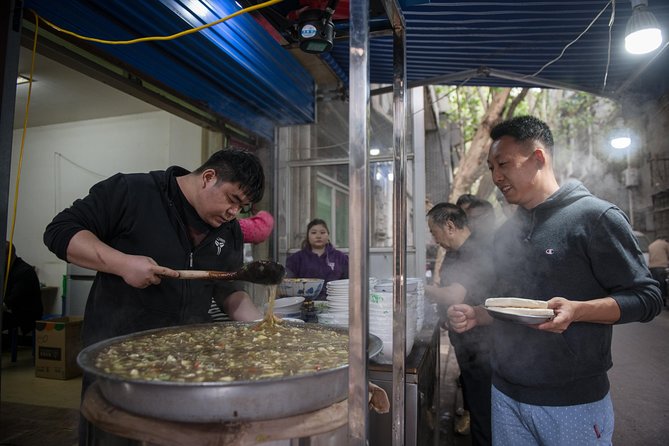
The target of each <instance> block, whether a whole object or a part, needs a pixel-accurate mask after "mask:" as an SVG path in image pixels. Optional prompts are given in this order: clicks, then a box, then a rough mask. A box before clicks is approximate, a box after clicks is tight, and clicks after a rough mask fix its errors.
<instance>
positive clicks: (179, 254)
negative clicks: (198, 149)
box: [44, 149, 265, 444]
mask: <svg viewBox="0 0 669 446" xmlns="http://www.w3.org/2000/svg"><path fill="white" fill-rule="evenodd" d="M264 182H265V176H264V172H263V168H262V165H261V164H260V161H259V159H258V158H257V157H256V156H255V155H254V154H252V153H250V152H247V151H244V150H238V149H226V150H220V151H218V152H216V153H214V154H213V155H212V156H211V157H210V158H209V160H207V161H206V162H205V163H204V164H203V165H202V166H201V167H199V168H198V169H196V170H195V171H193V172H188V171H187V170H185V169H183V168H181V167H178V166H173V167H170V168H168V169H167V170H165V171H154V172H150V173H136V174H116V175H114V176H112V177H111V178H109V179H107V180H104V181H101V182H100V183H98V184H96V185H94V186H93V187H92V188H91V190H90V192H89V194H88V195H87V196H86V197H84V198H83V199H79V200H76V201H75V202H74V203H73V204H72V206H71V207H70V208H68V209H65V210H64V211H62V212H61V213H60V214H58V215H56V217H55V218H54V219H53V221H52V222H51V223H50V224H49V225H48V226H47V228H46V231H45V233H44V242H45V244H46V245H47V247H48V248H49V249H50V250H51V251H52V252H54V253H55V254H56V255H57V256H58V257H59V258H60V259H63V260H66V261H68V262H71V263H74V264H76V265H79V266H82V267H85V268H90V269H94V270H96V271H98V273H97V275H96V277H95V280H94V282H93V286H92V288H91V291H90V294H89V297H88V301H87V303H86V310H85V312H84V324H83V334H82V338H83V345H84V347H86V346H88V345H91V344H93V343H95V342H98V341H101V340H104V339H108V338H112V337H116V336H121V335H126V334H129V333H133V332H137V331H141V330H148V329H153V328H162V327H167V326H173V325H185V324H193V323H203V322H211V318H210V316H209V314H208V310H209V308H210V306H211V298H212V296H213V297H214V299H215V300H216V302H217V304H218V306H219V307H220V308H221V309H222V310H223V311H224V312H225V313H226V314H228V315H229V316H230V318H232V319H233V320H243V321H250V320H255V319H259V318H261V317H262V313H261V312H260V311H259V310H258V308H256V306H255V305H254V304H253V302H252V300H251V298H250V297H249V295H248V294H247V293H246V292H245V291H244V290H243V286H242V284H240V283H236V282H222V281H221V282H214V281H207V280H192V281H189V280H179V279H176V277H178V273H177V271H175V270H177V269H199V270H220V271H236V270H238V269H239V268H240V267H241V266H242V264H243V245H244V243H243V238H242V232H241V229H240V226H239V223H238V222H237V220H236V217H237V214H238V213H239V212H240V211H241V209H242V208H243V207H245V206H248V205H250V204H252V203H257V202H258V201H260V199H261V198H262V196H263V191H264ZM91 382H92V379H91V377H90V376H86V375H85V376H84V380H83V383H82V395H83V392H85V390H86V388H87V387H88V385H90V383H91ZM85 435H86V433H85V432H80V442H81V443H82V444H84V443H85V439H84V438H83V437H84V436H85Z"/></svg>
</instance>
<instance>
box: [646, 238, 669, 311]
mask: <svg viewBox="0 0 669 446" xmlns="http://www.w3.org/2000/svg"><path fill="white" fill-rule="evenodd" d="M648 267H649V268H650V273H651V274H652V275H653V279H655V280H657V281H658V282H660V291H661V292H662V299H663V300H664V306H665V307H666V306H667V268H669V242H668V241H667V239H666V238H665V237H664V236H661V237H658V238H657V240H655V241H654V242H653V243H651V244H650V245H648Z"/></svg>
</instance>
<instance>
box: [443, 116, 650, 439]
mask: <svg viewBox="0 0 669 446" xmlns="http://www.w3.org/2000/svg"><path fill="white" fill-rule="evenodd" d="M491 137H492V139H493V143H492V146H491V148H490V152H489V154H488V166H489V168H490V171H491V173H492V178H493V181H494V183H495V185H496V186H497V187H498V188H499V190H500V191H501V192H502V194H504V197H505V198H506V200H507V201H508V202H509V203H512V204H517V205H518V210H517V212H516V213H515V214H514V215H513V216H512V217H511V218H509V220H507V221H506V222H505V223H504V224H503V225H502V226H501V227H500V229H499V230H498V231H497V233H496V236H495V249H494V256H495V257H494V260H495V268H496V274H497V292H498V293H497V295H498V296H515V297H522V298H530V299H538V300H544V301H547V303H548V308H551V309H553V310H554V312H555V317H554V318H553V319H552V320H549V321H547V322H544V323H541V324H539V325H522V324H518V323H513V322H507V321H502V320H495V321H494V324H493V348H492V371H493V378H492V382H493V388H492V425H493V444H495V445H509V444H524V445H529V444H542V445H556V446H557V445H565V444H595V443H597V444H611V438H612V435H613V426H614V422H613V405H612V403H611V397H610V394H609V381H608V377H607V370H608V369H610V368H611V366H612V361H611V336H612V325H613V324H620V323H627V322H633V321H641V322H647V321H650V320H651V319H653V318H654V317H655V316H656V315H657V314H659V313H660V311H661V309H662V299H661V297H660V293H659V290H658V288H657V282H656V281H654V280H653V279H652V278H651V276H650V273H649V271H648V268H647V267H646V265H645V263H644V260H643V255H642V253H641V251H640V249H639V246H638V244H637V242H636V239H635V237H634V235H633V233H632V228H631V226H630V224H629V222H628V220H627V217H626V216H625V215H624V214H623V212H622V211H620V209H618V208H617V207H616V206H614V205H613V204H611V203H608V202H605V201H603V200H600V199H598V198H596V197H594V196H593V195H591V194H590V192H588V190H587V189H586V188H585V187H584V186H583V185H582V184H580V183H579V182H577V181H570V182H567V183H565V184H563V185H562V186H560V185H558V183H557V180H556V178H555V174H554V172H553V165H552V162H553V161H552V160H553V136H552V134H551V132H550V129H549V128H548V126H547V125H546V124H545V123H544V122H542V121H540V120H538V119H536V118H533V117H529V116H523V117H517V118H513V119H511V120H509V121H505V122H502V123H501V124H498V125H497V126H495V127H494V128H493V129H492V131H491ZM449 320H450V322H451V327H452V328H453V329H454V330H456V331H461V332H464V331H466V330H468V329H470V328H472V327H474V326H476V325H479V324H489V323H492V319H491V317H490V316H489V315H488V313H487V312H486V310H485V309H484V308H483V307H471V306H467V305H455V306H453V307H451V308H450V309H449Z"/></svg>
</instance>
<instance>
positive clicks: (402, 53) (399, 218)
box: [383, 0, 407, 446]
mask: <svg viewBox="0 0 669 446" xmlns="http://www.w3.org/2000/svg"><path fill="white" fill-rule="evenodd" d="M383 6H384V8H385V10H386V14H387V15H388V17H389V18H390V23H391V24H392V27H393V149H394V150H393V171H394V179H393V181H394V184H393V186H394V189H393V214H394V215H393V257H394V264H395V265H394V271H393V395H392V439H393V446H402V445H403V444H404V437H405V406H406V405H405V380H406V379H405V378H406V377H405V360H406V330H407V328H406V327H407V320H406V307H407V302H406V248H407V224H406V218H407V205H406V164H407V156H406V132H405V129H406V124H407V113H406V110H407V104H406V92H407V86H406V34H405V25H404V17H403V16H402V13H401V11H400V8H399V6H398V5H397V3H396V1H395V0H383Z"/></svg>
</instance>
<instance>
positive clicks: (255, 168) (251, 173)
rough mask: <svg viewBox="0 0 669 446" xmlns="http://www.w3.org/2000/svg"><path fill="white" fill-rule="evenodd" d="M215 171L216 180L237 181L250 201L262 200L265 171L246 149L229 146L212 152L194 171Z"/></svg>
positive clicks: (255, 157)
mask: <svg viewBox="0 0 669 446" xmlns="http://www.w3.org/2000/svg"><path fill="white" fill-rule="evenodd" d="M207 169H214V170H215V171H216V182H217V183H219V182H221V181H224V182H227V183H237V184H239V188H240V189H241V191H242V192H243V193H244V195H246V198H248V199H249V200H250V201H251V203H257V202H259V201H260V200H262V196H263V194H264V193H265V172H264V170H263V167H262V164H261V163H260V160H259V159H258V157H257V156H256V155H255V154H254V153H252V152H249V151H248V150H244V149H238V148H236V147H229V148H227V149H222V150H219V151H218V152H214V154H213V155H211V156H210V157H209V159H208V160H207V161H205V163H204V164H203V165H201V166H200V167H198V168H197V169H195V171H194V172H195V173H202V172H204V171H205V170H207Z"/></svg>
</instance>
